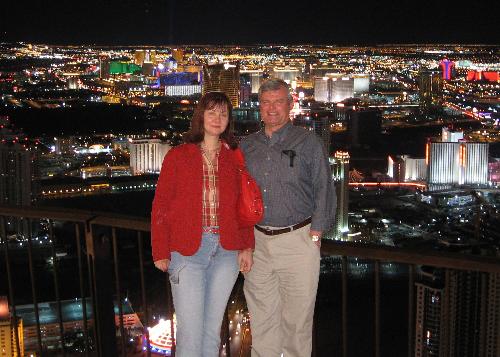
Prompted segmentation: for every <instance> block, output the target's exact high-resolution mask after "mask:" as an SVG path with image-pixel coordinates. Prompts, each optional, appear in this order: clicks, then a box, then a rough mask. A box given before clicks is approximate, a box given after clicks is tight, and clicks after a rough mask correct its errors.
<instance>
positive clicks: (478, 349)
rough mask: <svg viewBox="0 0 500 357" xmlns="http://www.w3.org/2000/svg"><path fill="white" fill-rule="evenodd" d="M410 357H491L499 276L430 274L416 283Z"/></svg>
mask: <svg viewBox="0 0 500 357" xmlns="http://www.w3.org/2000/svg"><path fill="white" fill-rule="evenodd" d="M416 286H417V289H416V291H417V298H416V326H415V327H416V329H415V357H424V356H438V357H441V356H442V357H445V356H446V357H462V356H471V357H494V356H495V357H496V356H498V355H499V353H500V337H499V336H500V276H499V275H498V274H493V273H480V272H473V271H457V270H448V271H443V270H440V269H437V268H436V269H433V270H429V271H427V272H424V273H423V274H422V277H421V281H420V282H418V283H416Z"/></svg>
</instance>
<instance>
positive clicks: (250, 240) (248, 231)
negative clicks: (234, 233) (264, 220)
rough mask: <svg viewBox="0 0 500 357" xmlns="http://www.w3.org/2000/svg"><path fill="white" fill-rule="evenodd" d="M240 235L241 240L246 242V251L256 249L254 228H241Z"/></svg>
mask: <svg viewBox="0 0 500 357" xmlns="http://www.w3.org/2000/svg"><path fill="white" fill-rule="evenodd" d="M239 233H240V237H241V240H242V241H243V242H244V249H246V248H252V249H255V235H254V228H253V226H252V227H240V228H239Z"/></svg>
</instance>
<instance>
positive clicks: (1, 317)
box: [0, 296, 24, 357]
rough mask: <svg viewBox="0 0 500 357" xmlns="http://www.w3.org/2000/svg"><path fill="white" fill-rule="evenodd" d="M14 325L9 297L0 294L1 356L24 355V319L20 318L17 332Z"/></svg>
mask: <svg viewBox="0 0 500 357" xmlns="http://www.w3.org/2000/svg"><path fill="white" fill-rule="evenodd" d="M14 326H15V322H14V321H13V318H12V317H11V315H10V312H9V304H8V301H7V298H6V297H5V296H0V357H23V356H24V334H23V321H22V319H18V322H17V334H16V329H15V328H13V327H14ZM18 346H19V349H18Z"/></svg>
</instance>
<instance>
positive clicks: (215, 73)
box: [202, 63, 240, 108]
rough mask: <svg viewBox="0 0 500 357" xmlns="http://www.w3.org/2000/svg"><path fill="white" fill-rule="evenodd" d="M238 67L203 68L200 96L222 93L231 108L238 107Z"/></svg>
mask: <svg viewBox="0 0 500 357" xmlns="http://www.w3.org/2000/svg"><path fill="white" fill-rule="evenodd" d="M239 68H240V66H239V64H237V65H229V64H227V63H225V64H214V65H207V66H204V67H203V88H202V94H203V95H204V94H205V93H209V92H224V93H226V95H227V96H228V98H229V100H230V101H231V104H232V105H233V108H237V107H239V105H240V69H239Z"/></svg>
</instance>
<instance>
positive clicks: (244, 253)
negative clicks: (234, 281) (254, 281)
mask: <svg viewBox="0 0 500 357" xmlns="http://www.w3.org/2000/svg"><path fill="white" fill-rule="evenodd" d="M238 264H239V266H240V271H241V272H242V273H248V272H249V271H250V269H252V265H253V250H252V248H247V249H243V250H240V251H239V252H238Z"/></svg>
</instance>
